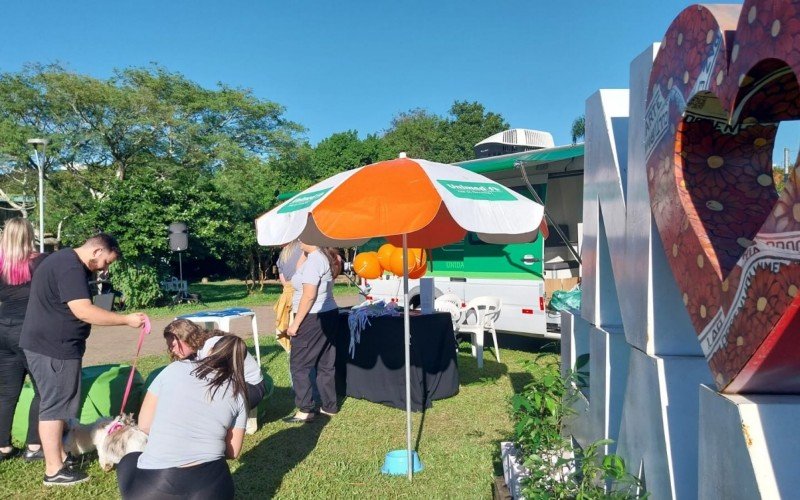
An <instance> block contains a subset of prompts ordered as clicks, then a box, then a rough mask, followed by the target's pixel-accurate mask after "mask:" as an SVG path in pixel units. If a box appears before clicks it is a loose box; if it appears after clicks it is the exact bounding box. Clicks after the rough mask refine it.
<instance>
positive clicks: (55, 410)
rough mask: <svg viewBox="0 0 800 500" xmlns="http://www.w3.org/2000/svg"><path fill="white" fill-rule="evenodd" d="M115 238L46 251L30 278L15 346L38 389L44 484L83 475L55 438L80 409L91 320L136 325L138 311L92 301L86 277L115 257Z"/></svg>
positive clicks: (138, 323)
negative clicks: (116, 309) (119, 311)
mask: <svg viewBox="0 0 800 500" xmlns="http://www.w3.org/2000/svg"><path fill="white" fill-rule="evenodd" d="M121 254H122V252H120V250H119V245H118V244H117V240H115V239H114V238H113V237H111V236H109V235H107V234H98V235H96V236H93V237H91V238H89V239H88V240H86V242H85V243H84V244H83V245H81V246H80V247H78V248H75V249H72V248H64V249H63V250H59V251H57V252H55V253H53V254H52V255H50V256H48V257H47V258H46V259H44V261H43V262H42V263H41V265H39V267H38V268H37V269H36V272H35V273H34V274H33V279H31V293H30V299H29V300H28V310H27V311H26V313H25V321H24V323H23V324H22V333H21V334H20V340H19V345H20V347H22V348H23V350H24V352H25V358H26V359H27V361H28V366H29V367H30V372H31V375H32V376H33V380H34V382H35V383H36V387H37V389H38V391H39V396H40V398H41V402H40V404H39V435H40V438H41V441H42V450H43V452H44V460H45V476H44V484H45V486H53V485H56V486H64V485H70V484H76V483H80V482H83V481H85V480H87V479H88V476H87V475H86V474H84V473H83V472H81V471H79V470H73V469H72V467H70V466H69V465H65V463H64V461H65V459H66V454H65V453H64V447H63V444H62V442H61V435H62V433H63V431H64V421H66V420H68V419H70V418H75V417H77V415H78V410H79V409H80V408H79V406H80V397H81V362H82V359H83V353H84V351H86V338H87V337H88V336H89V331H90V330H91V325H102V326H111V325H128V326H130V327H132V328H139V327H141V325H142V323H143V322H144V315H143V314H141V313H133V314H125V315H123V314H117V313H114V312H111V311H106V310H105V309H102V308H100V307H97V306H95V305H94V304H92V300H91V294H90V292H89V284H88V279H89V276H90V275H91V273H92V272H96V271H103V270H106V269H108V266H109V265H110V264H111V263H112V262H114V261H115V260H117V259H118V258H119V257H120V256H121Z"/></svg>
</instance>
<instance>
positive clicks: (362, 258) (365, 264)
mask: <svg viewBox="0 0 800 500" xmlns="http://www.w3.org/2000/svg"><path fill="white" fill-rule="evenodd" d="M353 271H354V272H355V273H356V274H357V275H359V276H361V277H362V278H364V279H368V280H374V279H376V278H379V277H380V276H381V274H383V268H382V267H381V263H380V262H379V261H378V252H362V253H360V254H358V255H356V257H355V259H353Z"/></svg>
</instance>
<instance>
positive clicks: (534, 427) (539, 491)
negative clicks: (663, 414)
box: [511, 355, 646, 500]
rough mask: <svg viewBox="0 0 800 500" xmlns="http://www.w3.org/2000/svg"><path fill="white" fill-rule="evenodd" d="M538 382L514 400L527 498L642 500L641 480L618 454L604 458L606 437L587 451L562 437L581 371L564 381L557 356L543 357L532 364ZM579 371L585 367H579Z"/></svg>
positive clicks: (533, 380)
mask: <svg viewBox="0 0 800 500" xmlns="http://www.w3.org/2000/svg"><path fill="white" fill-rule="evenodd" d="M527 368H528V371H529V372H530V373H531V375H532V377H533V379H532V381H531V382H530V383H528V384H527V385H526V386H525V389H524V390H523V391H522V392H521V393H519V394H515V395H514V396H513V397H512V399H511V405H512V412H513V416H514V418H515V420H516V425H515V427H514V434H515V436H514V439H515V441H516V443H517V445H518V447H519V449H520V450H521V454H522V456H523V457H524V462H523V465H524V466H525V467H526V468H527V469H528V470H529V472H530V476H528V478H526V480H525V481H524V482H523V485H524V490H523V494H524V495H525V498H528V499H545V498H547V499H549V498H558V499H572V498H576V499H579V500H580V499H589V498H643V497H645V496H646V493H644V488H643V485H642V484H641V482H640V481H639V480H638V479H637V478H636V477H634V476H632V475H631V474H629V473H628V472H627V471H626V469H625V462H624V461H623V460H622V458H620V457H619V456H617V455H614V454H608V455H605V456H603V455H602V453H601V450H602V447H603V446H605V445H607V444H611V443H612V441H611V440H608V439H605V440H599V441H595V442H594V443H591V444H590V445H589V446H587V447H586V448H584V449H580V448H576V447H573V445H572V440H571V439H569V438H567V437H565V436H563V435H562V434H561V429H562V427H563V423H564V419H565V418H566V417H567V416H569V415H570V414H571V413H572V409H571V403H572V402H573V401H574V398H575V397H577V394H578V389H577V387H579V386H580V385H583V384H585V381H584V380H583V376H582V375H580V374H579V373H570V374H569V376H568V377H567V379H566V380H565V379H564V378H562V377H561V373H560V366H559V361H558V358H553V357H552V356H549V355H548V356H539V357H537V359H536V360H535V361H534V362H528V363H527ZM576 368H577V369H578V370H580V368H581V367H580V366H578V367H576Z"/></svg>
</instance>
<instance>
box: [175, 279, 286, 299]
mask: <svg viewBox="0 0 800 500" xmlns="http://www.w3.org/2000/svg"><path fill="white" fill-rule="evenodd" d="M189 289H190V291H191V292H192V293H199V294H200V295H201V296H202V297H203V302H205V303H206V304H213V303H214V302H225V301H231V300H242V299H244V298H245V297H247V296H248V295H249V293H248V291H247V287H246V286H244V285H242V284H241V283H209V284H205V285H204V284H202V283H193V284H192V285H191V286H190V287H189ZM282 290H283V287H281V285H278V284H266V285H264V289H263V290H262V293H265V294H270V293H273V294H279V293H281V291H282Z"/></svg>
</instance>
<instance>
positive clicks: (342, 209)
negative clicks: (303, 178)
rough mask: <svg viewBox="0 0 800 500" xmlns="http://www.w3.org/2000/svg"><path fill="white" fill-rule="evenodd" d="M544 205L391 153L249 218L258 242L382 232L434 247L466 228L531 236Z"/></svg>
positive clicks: (507, 238) (329, 241) (503, 238)
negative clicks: (389, 157) (390, 157)
mask: <svg viewBox="0 0 800 500" xmlns="http://www.w3.org/2000/svg"><path fill="white" fill-rule="evenodd" d="M542 215H543V207H542V206H541V205H539V204H538V203H535V202H533V201H531V200H529V199H527V198H525V197H524V196H522V195H520V194H517V193H515V192H513V191H511V190H509V189H508V188H506V187H505V186H502V185H500V184H498V183H496V182H494V181H492V180H491V179H488V178H486V177H484V176H482V175H480V174H475V173H473V172H470V171H468V170H465V169H463V168H461V167H456V166H454V165H445V164H442V163H434V162H429V161H425V160H412V159H408V158H398V159H396V160H390V161H384V162H380V163H375V164H372V165H367V166H366V167H361V168H357V169H354V170H348V171H346V172H341V173H339V174H336V175H334V176H332V177H329V178H328V179H325V180H324V181H322V182H319V183H317V184H315V185H314V186H311V187H310V188H308V189H306V190H305V191H303V192H301V193H300V194H298V195H296V196H294V197H293V198H291V199H289V200H287V201H286V202H284V203H283V204H281V205H279V206H278V207H276V208H274V209H272V210H271V211H269V212H268V213H266V214H264V215H262V216H261V217H259V218H258V219H256V233H257V237H258V242H259V243H260V244H262V245H281V244H284V243H287V242H289V241H292V240H294V239H297V238H299V239H301V240H302V241H304V242H306V243H311V244H317V245H327V246H354V245H360V244H362V243H364V242H366V241H367V240H369V239H370V238H376V237H386V238H387V239H388V240H389V241H390V242H392V243H393V244H395V245H397V246H400V244H401V239H402V238H401V237H402V235H404V234H405V235H406V236H407V241H408V245H409V246H411V247H423V248H434V247H439V246H442V245H447V244H449V243H454V242H456V241H459V240H462V239H463V238H464V236H465V235H466V232H467V231H471V232H474V233H476V234H477V236H478V238H480V239H481V240H483V241H485V242H487V243H518V242H525V241H532V240H533V239H535V238H536V234H537V230H538V228H539V224H540V223H541V220H542Z"/></svg>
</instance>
